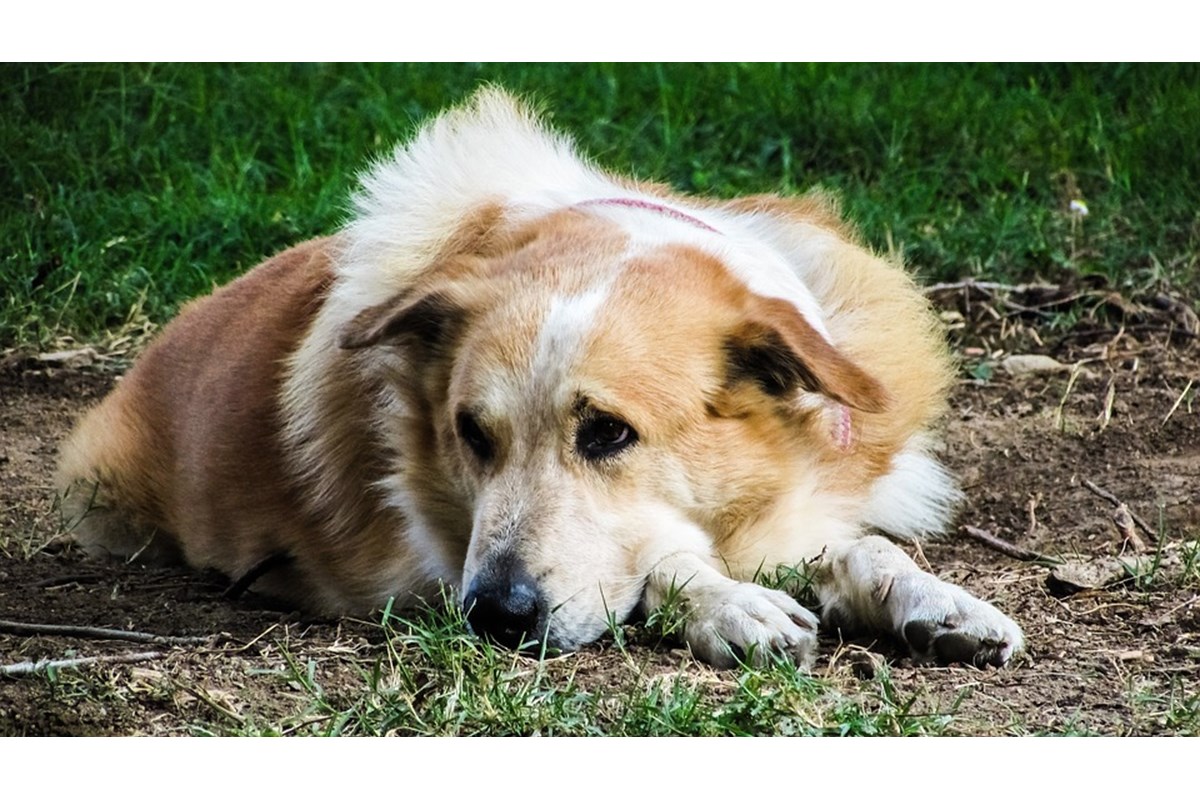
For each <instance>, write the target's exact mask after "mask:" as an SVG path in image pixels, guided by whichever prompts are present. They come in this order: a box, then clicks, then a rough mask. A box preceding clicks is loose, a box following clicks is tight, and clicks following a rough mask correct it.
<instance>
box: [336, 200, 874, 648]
mask: <svg viewBox="0 0 1200 800" xmlns="http://www.w3.org/2000/svg"><path fill="white" fill-rule="evenodd" d="M625 205H628V204H620V206H625ZM648 205H649V206H650V207H648V208H629V207H594V206H589V205H588V204H576V205H573V206H568V207H566V208H563V209H561V210H558V211H556V212H552V213H549V214H546V215H544V216H542V217H541V218H539V219H536V220H534V221H532V222H529V221H526V222H523V223H522V224H520V225H518V226H514V227H512V228H511V229H509V230H507V231H506V232H504V233H503V235H501V234H495V235H491V236H487V237H474V238H472V239H471V241H470V242H468V243H467V244H468V246H465V247H458V248H457V252H453V253H450V254H449V255H445V256H444V257H441V258H440V259H439V260H438V262H437V264H436V265H435V266H434V267H433V268H432V269H429V270H427V271H426V272H425V273H424V274H423V275H422V276H421V277H420V278H419V280H417V281H416V282H415V283H414V284H413V285H411V286H410V287H408V288H406V289H405V290H404V291H402V292H401V293H399V294H398V295H396V296H395V297H393V298H391V299H390V300H388V301H387V302H385V303H381V304H378V305H376V306H373V307H371V308H368V309H367V310H365V311H363V312H362V313H360V314H359V315H358V316H357V317H356V318H355V319H354V321H353V322H351V323H350V324H349V325H347V326H346V327H345V328H344V330H343V331H342V339H341V344H342V346H343V347H346V348H351V349H359V348H367V349H368V351H369V352H380V351H382V353H383V355H382V356H380V358H381V359H384V360H386V359H391V362H390V363H391V364H392V366H391V367H390V368H389V369H390V371H389V372H388V374H389V375H390V376H391V377H390V378H389V379H388V383H389V384H390V386H391V389H392V390H393V391H394V393H395V398H396V402H395V403H393V404H392V405H391V408H393V409H395V411H394V412H393V413H396V414H398V415H400V416H402V417H403V419H404V425H403V426H401V427H400V428H397V430H400V433H398V434H397V435H398V436H400V437H401V438H402V439H403V441H397V442H394V443H391V445H392V446H393V447H394V448H395V449H396V450H398V451H401V452H403V451H404V450H405V449H406V448H407V449H409V451H411V450H413V449H422V450H428V451H430V452H431V456H430V459H429V461H427V462H425V463H426V466H427V468H428V469H430V470H432V471H433V472H435V473H436V480H438V481H442V482H448V483H449V485H450V486H451V487H452V488H451V490H450V495H451V496H452V497H456V498H459V501H460V502H461V503H462V505H463V508H464V512H463V513H460V516H459V518H460V519H461V520H462V525H463V527H464V528H465V527H469V528H470V530H469V538H468V537H467V531H465V530H463V531H457V532H456V531H443V532H441V533H440V534H439V535H441V536H444V537H447V538H451V539H454V538H456V537H457V538H458V540H459V541H461V542H462V543H463V552H464V553H465V559H464V563H463V568H462V583H461V593H462V602H463V604H464V608H465V610H466V612H467V616H468V619H469V621H470V623H471V625H472V627H473V628H475V629H476V630H477V631H478V632H481V633H485V634H487V635H489V636H491V637H493V638H495V639H497V640H498V641H500V642H503V643H506V644H510V645H515V644H517V643H519V642H521V641H526V642H533V641H540V642H543V643H545V644H547V645H549V646H550V647H553V648H560V649H571V648H574V647H576V646H578V645H580V644H583V643H586V642H589V641H591V640H593V639H595V638H596V637H597V636H599V635H600V634H602V633H603V632H604V630H605V629H606V627H607V626H608V625H609V624H610V623H611V622H613V621H616V622H620V621H622V620H624V619H625V618H626V617H627V616H628V615H629V614H630V612H631V611H632V610H633V609H634V608H635V607H636V605H637V603H638V601H639V599H640V598H641V596H642V591H643V584H644V579H645V575H646V574H647V571H648V570H649V569H651V568H652V567H653V565H654V563H655V562H656V561H657V560H660V559H662V558H663V557H665V556H668V555H670V554H671V553H673V552H675V551H677V550H681V549H686V550H689V551H694V552H712V553H714V555H715V553H717V552H718V550H719V546H720V544H721V542H722V541H723V540H725V539H728V538H729V537H732V536H735V535H736V534H737V532H738V531H739V529H740V528H742V527H744V526H745V525H746V524H747V523H748V521H750V520H753V519H754V518H755V517H756V516H758V515H761V514H762V513H764V512H765V511H766V509H767V508H768V507H769V506H770V505H771V504H772V503H773V502H774V501H775V500H776V499H777V498H778V497H779V496H780V494H781V493H782V492H783V491H784V490H785V488H787V487H788V486H790V485H791V484H794V482H795V481H796V475H795V469H796V465H797V463H798V461H797V459H798V458H799V459H801V460H803V457H804V454H805V452H806V450H808V451H820V450H822V449H825V450H828V449H830V448H836V447H837V445H838V443H837V441H836V436H832V435H831V434H830V430H829V428H830V423H829V420H830V419H831V414H830V412H829V410H830V409H835V410H836V411H835V412H834V414H833V415H832V418H833V419H835V420H836V419H837V418H838V417H837V413H839V412H840V413H842V414H845V413H849V412H847V411H846V409H858V410H862V411H866V412H876V411H879V410H880V409H881V408H882V407H883V406H884V405H885V403H886V398H885V396H884V393H883V391H882V390H881V388H880V387H879V385H878V384H877V383H876V382H875V381H874V380H873V379H872V378H871V377H870V376H868V375H867V374H865V373H864V372H863V371H862V370H861V369H859V368H858V367H857V366H855V365H854V364H853V363H852V362H851V361H850V360H848V359H847V358H846V357H844V356H843V355H842V354H841V353H840V352H839V351H838V350H837V349H835V347H833V346H832V345H831V344H830V343H829V341H828V340H827V338H826V336H824V335H823V334H822V332H820V331H819V330H818V329H817V328H816V327H814V324H813V322H812V321H810V320H809V319H808V318H806V316H805V315H804V314H803V313H801V311H800V310H799V309H798V307H797V305H796V304H795V303H793V302H790V301H788V300H784V299H781V298H780V297H777V296H771V295H769V294H766V293H758V292H756V291H753V290H752V289H751V287H750V286H749V285H748V284H747V282H746V281H745V280H744V279H742V278H741V277H739V275H738V273H737V267H736V265H734V264H732V263H731V262H730V258H732V256H731V257H728V258H727V257H725V256H723V255H722V253H723V252H724V251H723V249H722V248H724V247H726V245H725V244H723V243H722V242H721V236H722V234H721V233H720V232H718V231H716V230H714V229H713V228H711V227H710V226H709V225H707V224H706V223H702V222H700V221H699V220H698V219H695V218H694V217H691V216H689V215H687V214H684V213H682V212H678V211H675V210H673V209H670V208H668V207H666V206H657V205H653V204H648ZM639 215H642V216H651V217H654V219H651V220H638V219H637V217H638V216H639ZM638 224H653V225H666V226H667V228H668V229H670V230H671V231H675V232H677V233H680V234H682V235H681V236H665V237H660V236H657V235H655V236H646V235H641V234H638V233H636V232H631V227H630V226H631V225H634V226H636V225H638ZM469 238H470V237H469ZM704 242H707V243H708V245H711V246H702V244H703V243H704ZM698 243H700V244H698ZM817 325H820V322H819V321H818V322H817ZM814 457H816V456H815V455H814ZM409 469H410V470H414V471H415V470H416V469H417V467H415V466H410V467H409ZM429 479H430V478H429V476H427V475H426V476H417V475H414V476H412V480H429ZM414 494H416V495H420V494H421V492H420V491H417V492H415V493H414V492H410V493H409V496H410V497H411V496H413V495H414ZM442 497H443V498H445V497H446V495H445V494H443V495H442ZM417 500H418V502H419V501H420V497H418V498H417ZM439 502H443V503H444V502H446V501H445V500H444V499H443V500H440V501H439ZM450 502H453V501H450ZM433 516H437V514H436V513H434V514H433ZM468 516H469V523H468V522H466V519H467V517H468ZM442 518H443V519H452V518H453V515H443V516H442Z"/></svg>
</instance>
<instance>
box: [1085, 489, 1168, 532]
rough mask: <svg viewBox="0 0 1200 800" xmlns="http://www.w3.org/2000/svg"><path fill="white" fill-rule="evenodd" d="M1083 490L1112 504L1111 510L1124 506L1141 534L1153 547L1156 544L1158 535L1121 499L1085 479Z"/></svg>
mask: <svg viewBox="0 0 1200 800" xmlns="http://www.w3.org/2000/svg"><path fill="white" fill-rule="evenodd" d="M1083 488H1085V489H1087V490H1088V491H1089V492H1091V493H1092V494H1094V495H1096V496H1097V497H1099V498H1102V499H1104V500H1107V501H1108V502H1110V503H1112V506H1113V508H1115V509H1117V510H1118V511H1119V510H1120V509H1121V507H1122V506H1124V508H1125V512H1126V513H1127V514H1129V516H1130V517H1131V518H1132V519H1133V521H1134V523H1135V524H1136V525H1137V526H1138V527H1139V528H1141V529H1142V533H1144V534H1146V536H1147V538H1149V539H1150V542H1151V543H1152V544H1154V545H1157V544H1158V534H1156V533H1155V532H1154V529H1153V528H1151V527H1150V526H1149V525H1147V524H1146V522H1145V520H1143V519H1142V518H1141V517H1139V516H1138V515H1137V514H1135V513H1133V510H1132V509H1130V508H1129V506H1127V505H1126V504H1125V503H1124V502H1122V501H1121V499H1120V498H1119V497H1117V496H1116V495H1115V494H1113V493H1112V492H1110V491H1108V490H1107V489H1101V488H1100V487H1099V486H1097V485H1096V484H1094V483H1092V482H1091V481H1089V480H1088V479H1087V478H1084V479H1083ZM1114 516H1115V512H1114ZM1117 527H1118V528H1119V527H1120V524H1119V523H1118V525H1117Z"/></svg>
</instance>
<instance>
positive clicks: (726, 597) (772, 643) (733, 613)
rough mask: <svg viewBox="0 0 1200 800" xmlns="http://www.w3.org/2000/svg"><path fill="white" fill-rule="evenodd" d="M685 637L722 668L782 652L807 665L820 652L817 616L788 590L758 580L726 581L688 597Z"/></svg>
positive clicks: (694, 649)
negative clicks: (794, 598) (766, 585)
mask: <svg viewBox="0 0 1200 800" xmlns="http://www.w3.org/2000/svg"><path fill="white" fill-rule="evenodd" d="M684 639H685V640H686V641H687V643H688V646H689V647H691V649H692V652H693V653H695V655H696V656H697V657H698V658H701V659H703V660H704V661H707V662H709V663H710V664H712V665H713V666H716V667H732V666H734V665H736V664H737V662H738V660H749V661H751V662H752V663H755V664H762V663H764V662H765V661H766V660H767V658H768V656H769V654H770V653H782V654H785V655H787V656H788V657H789V658H791V659H792V660H793V661H794V662H795V663H796V664H797V665H799V666H800V667H802V668H804V669H810V668H811V667H812V663H813V660H814V659H815V658H816V651H817V618H816V616H815V615H813V613H812V612H811V611H809V610H808V609H806V608H804V606H802V605H800V604H799V603H797V602H796V601H795V600H793V599H792V598H791V597H790V596H788V595H787V594H785V593H784V592H780V591H777V590H775V589H768V588H766V587H765V586H759V585H758V584H755V583H737V582H733V581H731V582H729V583H721V584H717V585H713V586H708V587H705V588H703V589H696V590H693V591H690V592H688V595H687V622H686V627H685V628H684Z"/></svg>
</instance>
